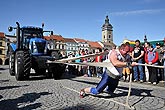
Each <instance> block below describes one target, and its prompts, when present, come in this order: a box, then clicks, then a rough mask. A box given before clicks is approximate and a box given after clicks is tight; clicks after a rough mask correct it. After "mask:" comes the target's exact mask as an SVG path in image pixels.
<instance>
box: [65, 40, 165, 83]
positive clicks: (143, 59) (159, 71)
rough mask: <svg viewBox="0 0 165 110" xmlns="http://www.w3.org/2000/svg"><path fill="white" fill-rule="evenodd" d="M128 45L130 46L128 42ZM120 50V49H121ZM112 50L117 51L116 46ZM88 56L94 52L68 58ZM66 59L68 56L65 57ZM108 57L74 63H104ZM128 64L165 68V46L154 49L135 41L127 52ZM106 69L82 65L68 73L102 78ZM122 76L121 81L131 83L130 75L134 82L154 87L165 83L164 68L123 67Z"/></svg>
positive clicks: (67, 69)
mask: <svg viewBox="0 0 165 110" xmlns="http://www.w3.org/2000/svg"><path fill="white" fill-rule="evenodd" d="M126 44H127V45H130V44H129V43H128V42H126ZM119 48H120V47H119ZM111 50H116V46H114V47H113V49H111ZM111 50H109V49H105V50H102V49H98V51H96V52H95V53H99V52H103V51H111ZM87 54H92V52H88V50H83V49H82V50H79V51H76V52H75V53H70V54H68V56H67V57H78V56H83V55H87ZM65 57H66V56H65ZM107 57H108V55H103V56H96V57H91V58H82V59H77V60H75V61H74V62H77V63H80V62H103V61H105V60H106V59H108V58H107ZM125 59H126V62H136V63H139V64H140V63H141V64H149V65H159V66H164V65H165V63H164V59H165V44H164V45H163V46H161V44H160V43H156V47H153V45H151V44H150V43H149V42H145V43H144V45H141V43H140V41H139V40H136V41H135V45H134V47H131V46H130V48H129V52H127V56H126V57H125ZM105 70H106V68H102V67H94V66H80V65H76V66H73V65H68V66H67V68H66V71H67V72H68V73H69V74H74V75H77V76H85V77H95V76H96V77H98V78H102V76H103V73H104V71H105ZM121 73H122V74H121V75H120V80H123V81H126V82H127V81H129V80H130V74H133V79H131V80H133V81H134V82H138V81H139V82H140V83H143V82H148V83H152V84H153V85H156V84H158V83H159V82H160V81H164V74H165V70H164V69H163V68H155V67H148V66H141V65H135V66H133V67H132V68H129V67H128V66H125V67H123V70H122V72H121Z"/></svg>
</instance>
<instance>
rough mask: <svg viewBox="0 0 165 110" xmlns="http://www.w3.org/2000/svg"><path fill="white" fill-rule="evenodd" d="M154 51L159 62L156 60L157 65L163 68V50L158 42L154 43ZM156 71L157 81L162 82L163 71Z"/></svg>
mask: <svg viewBox="0 0 165 110" xmlns="http://www.w3.org/2000/svg"><path fill="white" fill-rule="evenodd" d="M154 51H156V52H158V55H159V60H158V65H159V66H163V63H164V60H163V53H164V52H163V48H162V47H161V44H160V43H159V42H157V43H156V48H155V49H154ZM157 71H158V80H159V81H162V80H163V76H164V69H162V68H157Z"/></svg>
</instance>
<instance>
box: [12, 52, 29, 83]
mask: <svg viewBox="0 0 165 110" xmlns="http://www.w3.org/2000/svg"><path fill="white" fill-rule="evenodd" d="M30 69H31V60H30V54H29V53H28V51H17V52H16V54H15V77H16V80H18V81H20V80H24V79H25V78H28V77H29V74H30Z"/></svg>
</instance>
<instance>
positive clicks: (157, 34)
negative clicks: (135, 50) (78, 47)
mask: <svg viewBox="0 0 165 110" xmlns="http://www.w3.org/2000/svg"><path fill="white" fill-rule="evenodd" d="M0 4H1V5H0V13H1V15H0V32H4V33H5V34H11V33H10V32H8V27H9V26H16V24H15V22H19V23H20V25H21V26H37V27H41V24H42V23H44V24H45V26H44V30H51V31H54V34H59V35H62V36H63V37H64V38H82V39H85V40H91V41H101V36H102V29H101V27H102V25H103V24H104V23H105V18H106V16H107V15H108V17H109V22H110V24H111V25H112V26H113V42H114V43H115V44H116V45H120V44H121V43H122V41H123V40H124V39H128V40H137V39H139V40H140V41H143V40H144V36H145V35H146V36H147V39H148V41H153V40H163V39H164V37H165V0H2V1H1V3H0Z"/></svg>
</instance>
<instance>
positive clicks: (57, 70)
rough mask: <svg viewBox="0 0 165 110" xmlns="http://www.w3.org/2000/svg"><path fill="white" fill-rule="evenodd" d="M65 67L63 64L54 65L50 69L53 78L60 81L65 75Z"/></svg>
mask: <svg viewBox="0 0 165 110" xmlns="http://www.w3.org/2000/svg"><path fill="white" fill-rule="evenodd" d="M65 67H66V66H65V65H64V64H55V66H54V67H53V68H52V73H53V78H54V79H60V78H61V77H62V75H63V74H64V73H65Z"/></svg>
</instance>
